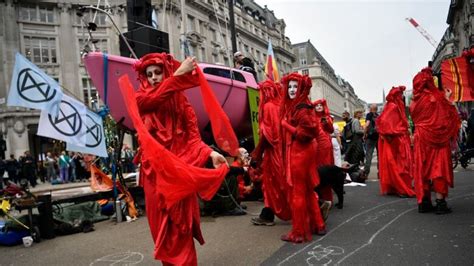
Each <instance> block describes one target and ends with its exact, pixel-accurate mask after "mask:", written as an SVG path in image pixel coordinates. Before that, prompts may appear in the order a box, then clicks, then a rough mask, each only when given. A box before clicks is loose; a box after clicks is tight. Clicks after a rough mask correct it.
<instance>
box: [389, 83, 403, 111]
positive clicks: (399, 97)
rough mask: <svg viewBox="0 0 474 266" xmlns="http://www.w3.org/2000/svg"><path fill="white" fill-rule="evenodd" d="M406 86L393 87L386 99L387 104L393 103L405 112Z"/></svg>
mask: <svg viewBox="0 0 474 266" xmlns="http://www.w3.org/2000/svg"><path fill="white" fill-rule="evenodd" d="M405 89H406V87H405V86H398V87H392V89H391V90H390V92H389V93H388V95H387V97H385V99H386V100H387V102H393V103H395V104H396V105H397V106H398V109H400V110H401V111H403V112H405V103H404V102H403V92H404V91H405Z"/></svg>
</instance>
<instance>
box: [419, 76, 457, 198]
mask: <svg viewBox="0 0 474 266" xmlns="http://www.w3.org/2000/svg"><path fill="white" fill-rule="evenodd" d="M410 113H411V117H412V119H413V122H414V124H415V140H414V143H415V147H414V162H415V164H414V172H413V177H414V179H415V190H416V194H417V199H418V202H419V203H421V201H422V197H423V191H427V190H429V187H428V188H427V187H426V186H425V188H424V187H423V185H424V184H427V183H428V181H430V180H431V181H433V183H437V182H435V181H436V179H438V178H440V179H442V180H444V181H446V182H447V184H448V185H449V186H451V187H452V186H453V169H452V164H451V150H450V140H451V139H452V138H454V137H456V136H457V133H458V130H459V126H460V120H459V116H458V114H457V111H456V108H455V107H454V105H453V104H451V102H449V101H448V100H447V99H446V97H445V93H444V91H441V90H439V89H438V88H437V87H436V86H435V84H434V81H433V77H432V70H431V68H429V67H427V68H424V69H423V70H421V72H419V73H418V74H417V75H416V76H415V78H414V79H413V99H412V103H411V105H410ZM445 194H446V195H447V191H446V193H445ZM446 195H445V196H446Z"/></svg>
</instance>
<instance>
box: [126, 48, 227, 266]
mask: <svg viewBox="0 0 474 266" xmlns="http://www.w3.org/2000/svg"><path fill="white" fill-rule="evenodd" d="M149 65H160V66H162V68H163V82H161V84H159V86H158V87H157V88H153V87H152V86H151V85H149V83H148V81H147V79H146V76H144V70H145V69H146V67H147V66H149ZM178 67H179V62H177V61H176V60H174V59H173V58H172V57H171V56H170V55H166V54H164V53H163V54H149V55H146V56H144V57H143V58H142V59H141V60H140V61H139V62H138V63H137V65H135V69H136V70H137V71H138V72H139V79H140V83H141V86H140V88H139V90H138V91H137V92H136V93H135V94H134V93H133V89H132V87H131V84H130V83H129V81H128V77H122V78H120V80H119V84H120V87H121V89H122V94H123V97H124V99H125V100H126V101H127V102H128V104H127V109H128V112H129V114H130V116H131V118H132V120H133V123H134V126H135V128H136V130H137V133H138V137H139V142H140V149H141V153H142V156H141V161H142V166H141V173H140V174H141V177H142V178H141V180H143V187H144V191H145V203H146V213H147V218H148V222H149V225H150V231H151V235H152V238H153V241H154V243H155V249H154V256H155V259H158V260H161V261H162V263H163V265H197V256H196V250H195V247H194V240H193V237H194V238H196V240H197V241H198V242H199V243H200V244H204V239H203V237H202V234H201V229H200V226H199V224H200V212H199V205H198V198H197V194H196V193H198V194H199V195H200V196H201V197H202V198H204V199H210V198H212V196H213V195H214V194H215V192H216V191H217V189H218V188H219V187H220V185H221V183H222V180H223V178H224V177H225V175H226V174H227V172H228V167H227V166H222V167H220V168H218V169H204V168H200V167H203V166H204V164H205V163H206V162H207V160H208V159H209V155H210V153H211V151H212V150H211V149H210V148H209V147H208V146H207V145H206V144H205V143H203V142H202V140H201V137H200V134H199V129H198V125H197V117H196V115H195V113H194V110H193V108H192V107H191V105H190V104H189V102H188V100H187V99H186V97H185V96H184V94H183V92H182V91H183V90H185V89H188V88H191V87H195V86H197V85H199V80H200V78H201V77H200V76H198V75H192V74H184V75H180V76H173V73H174V71H176V69H177V68H178ZM133 97H136V101H133V100H131V99H133Z"/></svg>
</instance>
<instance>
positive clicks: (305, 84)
mask: <svg viewBox="0 0 474 266" xmlns="http://www.w3.org/2000/svg"><path fill="white" fill-rule="evenodd" d="M292 80H294V81H297V82H298V90H297V91H296V98H295V99H290V97H289V96H288V83H289V82H290V81H292ZM281 84H282V87H283V88H282V89H283V91H282V93H283V97H282V101H283V104H282V109H281V111H282V114H283V115H287V114H289V113H292V112H293V111H295V110H296V107H297V106H298V105H300V104H307V105H311V101H310V100H309V99H308V95H309V91H310V89H311V87H312V86H313V84H312V81H311V78H310V77H308V76H307V75H305V76H303V75H301V74H299V73H296V72H294V73H290V74H288V75H286V76H284V77H283V78H282V79H281Z"/></svg>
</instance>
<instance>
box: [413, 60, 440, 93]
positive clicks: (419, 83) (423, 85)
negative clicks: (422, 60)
mask: <svg viewBox="0 0 474 266" xmlns="http://www.w3.org/2000/svg"><path fill="white" fill-rule="evenodd" d="M426 90H428V91H437V90H438V88H436V85H435V83H434V80H433V70H432V69H431V67H425V68H423V69H422V70H421V71H420V72H418V74H416V76H415V77H414V78H413V100H417V99H418V98H419V97H420V96H421V94H422V93H423V92H424V91H426Z"/></svg>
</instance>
